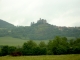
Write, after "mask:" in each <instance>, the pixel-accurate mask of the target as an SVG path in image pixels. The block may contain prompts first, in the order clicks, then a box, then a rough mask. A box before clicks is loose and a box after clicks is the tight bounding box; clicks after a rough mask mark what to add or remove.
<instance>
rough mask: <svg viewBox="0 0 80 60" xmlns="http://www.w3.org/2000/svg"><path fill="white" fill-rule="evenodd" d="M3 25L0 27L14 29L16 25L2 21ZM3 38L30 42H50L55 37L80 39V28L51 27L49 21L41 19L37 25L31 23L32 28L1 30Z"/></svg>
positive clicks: (22, 27)
mask: <svg viewBox="0 0 80 60" xmlns="http://www.w3.org/2000/svg"><path fill="white" fill-rule="evenodd" d="M1 21H2V20H1ZM2 23H3V24H4V25H0V26H1V27H0V28H4V27H6V28H8V27H11V28H12V27H14V25H12V24H10V23H6V22H5V21H2ZM6 24H7V25H6ZM2 36H3V37H4V36H10V37H14V38H20V39H30V40H50V39H53V38H54V37H55V36H65V37H77V38H78V37H80V27H61V26H56V25H51V24H49V23H48V22H47V20H45V19H41V18H40V19H39V20H38V21H37V23H35V22H31V26H25V27H24V26H17V27H14V28H12V29H0V37H2Z"/></svg>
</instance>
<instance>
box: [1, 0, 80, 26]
mask: <svg viewBox="0 0 80 60" xmlns="http://www.w3.org/2000/svg"><path fill="white" fill-rule="evenodd" d="M39 18H42V19H46V20H47V22H48V23H49V24H53V25H57V26H80V0H0V19H3V20H5V21H7V22H9V23H12V24H14V25H23V26H29V25H30V23H31V22H37V20H39Z"/></svg>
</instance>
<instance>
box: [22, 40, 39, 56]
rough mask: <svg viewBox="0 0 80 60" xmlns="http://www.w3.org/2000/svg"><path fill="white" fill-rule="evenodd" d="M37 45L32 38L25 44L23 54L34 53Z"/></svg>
mask: <svg viewBox="0 0 80 60" xmlns="http://www.w3.org/2000/svg"><path fill="white" fill-rule="evenodd" d="M36 46H37V44H36V43H35V42H33V41H32V40H30V41H27V43H24V44H23V47H22V48H23V55H33V49H34V48H35V47H36Z"/></svg>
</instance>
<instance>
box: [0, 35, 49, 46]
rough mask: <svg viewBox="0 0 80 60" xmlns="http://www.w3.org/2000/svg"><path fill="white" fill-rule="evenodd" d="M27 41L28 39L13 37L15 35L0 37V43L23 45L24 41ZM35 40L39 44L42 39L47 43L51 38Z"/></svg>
mask: <svg viewBox="0 0 80 60" xmlns="http://www.w3.org/2000/svg"><path fill="white" fill-rule="evenodd" d="M27 41H28V40H24V39H19V38H13V37H0V45H9V46H22V45H23V43H24V42H27ZM33 41H34V42H36V43H37V44H39V42H41V41H44V42H45V43H47V42H48V41H49V40H33Z"/></svg>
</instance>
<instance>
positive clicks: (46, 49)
mask: <svg viewBox="0 0 80 60" xmlns="http://www.w3.org/2000/svg"><path fill="white" fill-rule="evenodd" d="M61 54H80V38H76V39H75V40H73V39H71V40H68V39H67V38H66V37H59V36H56V37H55V38H54V39H53V40H49V42H48V43H47V44H46V43H45V42H44V41H41V42H40V43H39V44H37V43H35V42H34V41H33V40H29V41H27V42H25V43H24V44H23V45H22V46H21V47H19V46H18V47H15V46H0V56H6V55H11V56H21V55H23V56H27V55H61Z"/></svg>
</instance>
